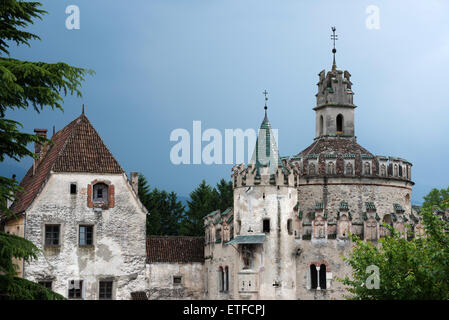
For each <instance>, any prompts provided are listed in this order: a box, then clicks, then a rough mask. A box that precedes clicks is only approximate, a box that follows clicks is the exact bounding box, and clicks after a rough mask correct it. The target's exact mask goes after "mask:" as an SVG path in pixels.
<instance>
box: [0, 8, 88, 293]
mask: <svg viewBox="0 0 449 320" xmlns="http://www.w3.org/2000/svg"><path fill="white" fill-rule="evenodd" d="M39 7H41V4H40V3H39V2H24V1H17V0H2V1H1V2H0V162H3V161H4V160H5V158H6V157H9V158H12V159H14V160H16V161H19V160H20V159H22V158H24V157H28V156H32V157H34V156H35V155H34V154H33V152H31V151H30V150H28V149H27V145H28V143H31V142H34V143H45V142H48V140H47V139H44V138H41V137H37V136H35V135H33V134H28V133H24V132H22V131H21V128H22V125H21V124H20V123H19V122H17V121H14V120H12V119H6V118H5V116H6V112H7V111H12V110H19V109H24V110H28V109H29V108H30V107H32V108H33V109H34V110H35V111H36V112H38V113H39V112H40V111H42V110H43V109H44V107H45V106H49V107H51V108H52V109H55V108H56V109H60V110H63V108H62V103H63V98H62V95H67V94H71V95H73V94H76V95H77V96H81V91H80V87H81V82H82V81H83V80H84V76H85V75H87V74H92V73H93V71H91V70H86V69H82V68H77V67H72V66H70V65H68V64H66V63H63V62H59V63H52V64H50V63H45V62H30V61H21V60H17V59H13V58H10V57H9V53H10V52H9V46H10V43H15V44H16V45H18V46H19V45H27V46H30V41H31V40H36V39H40V38H39V36H37V35H35V34H33V33H30V32H27V31H24V30H23V29H24V28H26V27H27V26H28V25H29V24H32V23H33V20H34V19H42V16H43V15H44V14H45V13H46V12H45V11H44V10H41V9H40V8H39ZM20 191H22V188H20V186H19V185H18V183H17V181H15V180H14V179H9V178H7V177H0V213H1V214H2V215H3V217H4V218H5V217H7V218H13V217H12V212H11V211H10V210H9V208H8V207H7V203H8V200H14V198H15V195H16V194H17V193H18V192H20ZM0 241H1V243H0V245H1V250H0V251H1V252H0V270H1V271H2V273H3V274H2V275H1V276H0V295H1V296H2V299H32V298H33V297H34V298H40V299H45V298H47V299H52V298H61V296H59V295H56V294H50V293H51V291H49V290H48V289H45V288H44V287H43V286H40V285H38V284H35V283H32V282H30V281H27V280H24V279H19V278H16V277H15V270H13V269H11V266H10V265H9V262H8V261H11V259H12V258H22V259H24V260H25V261H29V260H31V259H35V258H36V257H37V252H38V251H37V248H36V247H35V246H34V245H33V244H32V243H31V242H29V241H27V240H25V239H21V240H19V239H17V237H15V236H12V235H10V234H6V233H4V232H0ZM49 292H50V293H49Z"/></svg>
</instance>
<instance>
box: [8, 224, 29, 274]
mask: <svg viewBox="0 0 449 320" xmlns="http://www.w3.org/2000/svg"><path fill="white" fill-rule="evenodd" d="M5 232H6V233H9V234H14V235H16V236H19V237H22V238H23V236H24V232H25V219H24V217H23V216H20V217H17V218H13V219H10V220H8V221H7V222H6V223H5ZM13 263H14V264H15V265H16V266H17V276H18V277H22V272H23V260H22V259H15V258H14V259H13Z"/></svg>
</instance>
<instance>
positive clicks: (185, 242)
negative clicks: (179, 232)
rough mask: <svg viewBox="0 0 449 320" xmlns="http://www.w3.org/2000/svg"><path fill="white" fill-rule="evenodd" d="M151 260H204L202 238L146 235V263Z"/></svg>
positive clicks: (185, 261)
mask: <svg viewBox="0 0 449 320" xmlns="http://www.w3.org/2000/svg"><path fill="white" fill-rule="evenodd" d="M152 262H173V263H188V262H204V238H203V237H185V236H148V237H147V263H152Z"/></svg>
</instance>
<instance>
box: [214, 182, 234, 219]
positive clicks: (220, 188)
mask: <svg viewBox="0 0 449 320" xmlns="http://www.w3.org/2000/svg"><path fill="white" fill-rule="evenodd" d="M214 193H215V196H216V206H215V208H216V209H219V210H220V211H221V212H223V211H225V210H226V209H228V208H230V207H233V206H234V189H233V187H232V181H226V180H225V179H221V180H220V182H219V183H217V186H216V187H215V192H214Z"/></svg>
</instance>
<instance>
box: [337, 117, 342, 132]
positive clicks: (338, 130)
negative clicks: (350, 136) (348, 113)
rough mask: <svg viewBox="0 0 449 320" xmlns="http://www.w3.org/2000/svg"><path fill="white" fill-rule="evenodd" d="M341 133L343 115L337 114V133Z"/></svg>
mask: <svg viewBox="0 0 449 320" xmlns="http://www.w3.org/2000/svg"><path fill="white" fill-rule="evenodd" d="M342 133H343V115H341V114H339V115H338V116H337V134H342Z"/></svg>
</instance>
